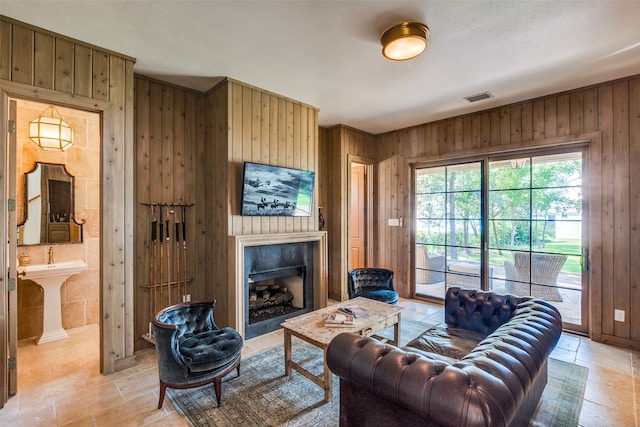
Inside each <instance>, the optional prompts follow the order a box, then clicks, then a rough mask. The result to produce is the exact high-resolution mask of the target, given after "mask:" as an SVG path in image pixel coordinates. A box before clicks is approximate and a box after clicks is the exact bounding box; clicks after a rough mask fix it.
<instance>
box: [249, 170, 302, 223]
mask: <svg viewBox="0 0 640 427" xmlns="http://www.w3.org/2000/svg"><path fill="white" fill-rule="evenodd" d="M314 178H315V173H314V172H311V171H306V170H300V169H291V168H285V167H281V166H271V165H264V164H260V163H252V162H245V163H244V173H243V182H242V215H244V216H311V206H312V202H313V200H312V199H313V182H314Z"/></svg>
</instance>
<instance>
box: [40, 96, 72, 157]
mask: <svg viewBox="0 0 640 427" xmlns="http://www.w3.org/2000/svg"><path fill="white" fill-rule="evenodd" d="M49 109H51V115H52V117H47V116H45V115H44V114H46V112H47V111H48V110H49ZM54 110H55V108H54V107H49V108H48V109H47V110H45V111H44V112H43V113H42V115H41V116H40V117H38V118H37V119H34V120H32V121H31V122H30V123H29V138H31V140H32V141H33V142H35V143H36V144H38V146H40V148H42V149H43V150H49V151H65V150H67V149H69V148H70V147H71V146H72V145H73V130H71V127H70V126H69V125H68V124H67V123H66V122H65V121H64V120H62V118H56V117H53V112H54ZM56 112H57V111H56Z"/></svg>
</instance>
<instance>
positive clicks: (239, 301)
mask: <svg viewBox="0 0 640 427" xmlns="http://www.w3.org/2000/svg"><path fill="white" fill-rule="evenodd" d="M302 242H315V244H314V247H313V265H314V271H313V283H314V285H313V286H314V290H313V308H314V310H317V309H319V308H323V307H326V306H327V232H326V231H309V232H300V233H279V234H244V235H235V236H229V248H230V255H231V256H230V257H229V292H228V294H229V301H230V307H229V319H230V320H231V322H232V324H231V325H229V326H231V327H232V328H234V329H235V330H237V331H238V332H239V333H240V335H242V336H243V337H244V336H245V333H244V315H245V312H244V310H245V304H244V299H245V295H244V292H245V284H244V253H245V250H244V249H245V248H246V247H247V246H263V245H276V244H282V243H302Z"/></svg>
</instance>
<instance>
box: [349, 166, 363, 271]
mask: <svg viewBox="0 0 640 427" xmlns="http://www.w3.org/2000/svg"><path fill="white" fill-rule="evenodd" d="M366 207H367V173H366V166H365V165H363V164H360V163H351V242H350V245H351V246H350V247H351V260H350V265H349V269H351V270H352V269H354V268H361V267H366V265H367V257H366V253H367V250H366V247H367V238H366V236H367V221H366V219H367V215H366Z"/></svg>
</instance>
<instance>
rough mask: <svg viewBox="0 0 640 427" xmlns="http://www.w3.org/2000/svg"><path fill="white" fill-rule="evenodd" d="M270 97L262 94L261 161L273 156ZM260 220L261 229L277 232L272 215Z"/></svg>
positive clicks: (265, 161)
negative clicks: (274, 229)
mask: <svg viewBox="0 0 640 427" xmlns="http://www.w3.org/2000/svg"><path fill="white" fill-rule="evenodd" d="M270 98H271V96H270V95H269V94H268V93H262V94H261V96H260V122H259V125H260V136H259V141H260V163H269V162H271V158H270V157H269V156H270V154H271V151H270V147H271V144H270V143H271V141H270V139H269V136H270V135H269V118H270V115H269V106H270ZM260 222H261V224H260V229H261V230H263V231H262V232H263V233H267V234H268V233H275V231H273V230H271V218H270V217H268V216H264V217H262V218H261V219H260Z"/></svg>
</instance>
